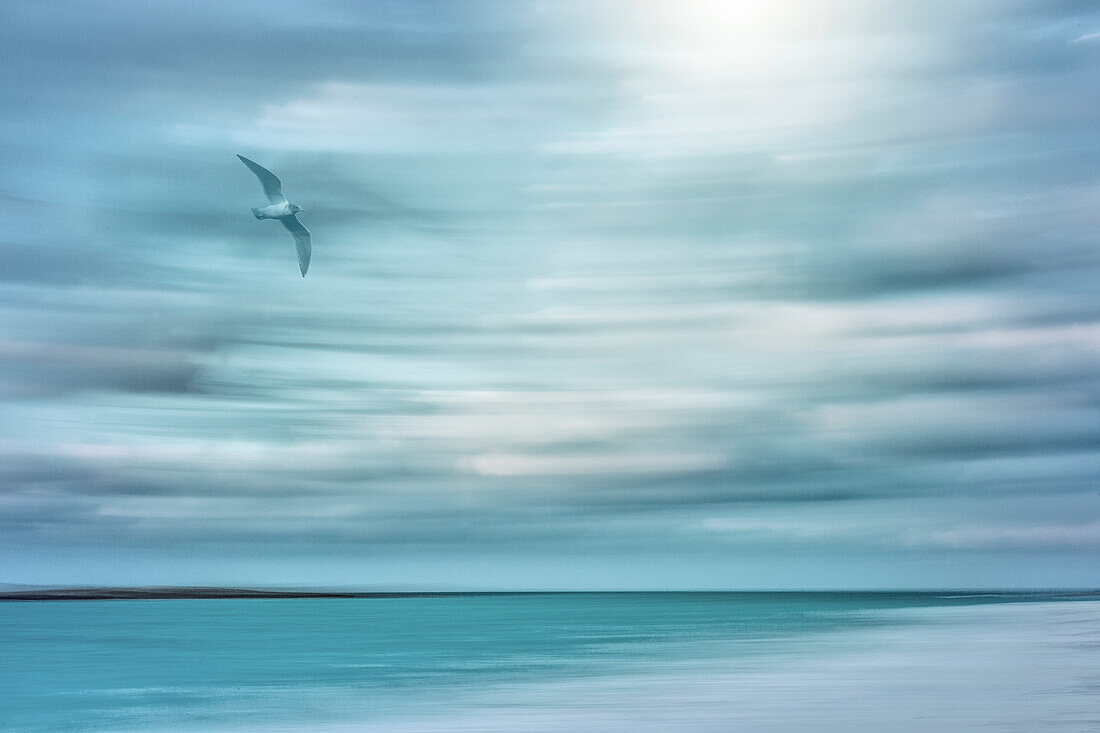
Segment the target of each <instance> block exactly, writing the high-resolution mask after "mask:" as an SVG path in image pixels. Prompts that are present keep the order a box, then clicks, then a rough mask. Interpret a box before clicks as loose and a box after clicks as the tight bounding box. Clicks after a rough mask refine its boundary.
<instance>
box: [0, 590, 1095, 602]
mask: <svg viewBox="0 0 1100 733" xmlns="http://www.w3.org/2000/svg"><path fill="white" fill-rule="evenodd" d="M606 594H627V595H646V594H662V595H664V594H667V595H675V594H683V595H726V596H740V597H743V598H764V597H769V596H771V597H777V598H779V597H782V598H790V597H792V596H807V597H814V596H818V597H821V596H849V597H859V596H862V597H866V598H901V597H909V598H922V599H928V598H930V597H939V598H940V599H942V600H955V601H959V602H962V603H967V602H992V603H996V602H1012V601H1026V600H1052V601H1053V600H1084V599H1100V590H1033V591H1019V590H1017V591H1000V590H917V591H858V590H856V591H341V590H331V591H325V590H262V589H255V588H205V587H165V588H40V589H34V590H18V591H0V602H2V601H134V600H150V601H154V600H221V599H279V598H283V599H290V598H297V599H309V598H363V599H371V598H376V599H384V598H457V597H479V596H530V595H606Z"/></svg>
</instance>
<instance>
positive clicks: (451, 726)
mask: <svg viewBox="0 0 1100 733" xmlns="http://www.w3.org/2000/svg"><path fill="white" fill-rule="evenodd" d="M0 728H2V729H4V730H17V731H57V730H97V731H98V730H109V731H138V730H180V731H237V730H256V731H273V730H286V731H290V730H293V731H308V730H341V731H352V730H370V731H394V732H396V731H517V730H518V731H524V733H532V732H535V731H571V732H572V733H578V732H579V731H589V730H592V731H773V730H774V731H790V730H812V731H887V730H889V731H946V730H982V731H1095V730H1100V600H1096V597H1095V596H1091V597H1089V596H1082V597H1072V596H1055V595H1050V594H1031V595H1015V594H999V593H993V594H979V595H975V594H964V593H943V592H939V593H565V594H519V595H509V594H503V595H450V596H440V597H411V598H407V597H406V598H377V599H277V600H255V599H248V600H240V599H237V600H227V599H220V600H209V599H204V600H137V601H135V600H110V601H31V602H6V603H0Z"/></svg>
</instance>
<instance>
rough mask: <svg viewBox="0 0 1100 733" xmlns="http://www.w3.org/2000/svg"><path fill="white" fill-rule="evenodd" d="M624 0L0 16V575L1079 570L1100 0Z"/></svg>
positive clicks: (1094, 266) (20, 7) (1091, 447)
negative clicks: (1, 540)
mask: <svg viewBox="0 0 1100 733" xmlns="http://www.w3.org/2000/svg"><path fill="white" fill-rule="evenodd" d="M629 5H630V7H629V8H627V7H626V5H624V4H623V3H621V2H617V1H611V0H608V1H607V2H599V3H551V4H546V3H538V2H530V3H528V2H521V3H497V2H474V3H463V4H455V3H447V2H415V3H396V2H374V3H369V4H368V5H366V6H363V5H361V4H359V3H344V2H331V3H326V4H324V5H322V6H316V5H315V4H312V5H310V7H309V8H308V9H306V8H305V6H304V5H303V4H301V3H298V2H292V1H290V0H286V1H285V2H284V1H282V0H279V2H276V3H275V5H274V6H273V10H272V11H271V12H265V13H264V14H263V15H262V17H260V16H257V15H256V11H255V7H254V5H253V4H252V3H236V2H231V3H221V4H216V5H215V4H213V3H199V4H197V5H179V6H173V7H169V8H163V9H162V8H158V9H157V11H156V12H152V11H150V10H149V9H148V8H147V7H145V6H144V5H142V4H140V3H127V4H125V6H124V7H123V8H122V9H121V10H119V12H116V13H111V14H105V13H103V12H101V11H98V10H94V9H91V8H89V7H85V6H84V5H83V4H80V3H63V4H60V5H51V6H48V7H45V6H43V7H39V6H36V5H32V4H29V3H9V4H7V5H5V6H4V8H3V9H2V10H0V49H2V50H0V55H2V58H0V61H3V62H4V64H5V68H6V69H7V70H8V71H9V73H8V74H6V75H5V77H4V80H3V81H2V82H0V99H2V100H3V101H4V102H5V103H4V104H2V105H0V130H2V131H3V133H4V134H3V135H2V136H0V140H2V142H0V155H2V156H3V159H4V160H5V166H4V169H3V170H2V171H0V215H3V216H4V217H5V222H6V227H5V235H4V239H3V242H2V243H0V248H2V249H3V252H4V253H5V255H7V257H6V260H7V262H8V265H7V266H6V267H5V268H4V269H3V272H0V281H2V283H3V285H4V287H3V289H2V291H0V385H3V387H2V388H0V408H2V410H0V414H3V415H4V419H2V420H0V454H2V458H3V460H2V461H0V465H2V467H0V488H2V490H3V492H2V497H3V505H2V507H0V518H2V521H3V522H4V526H5V528H6V531H7V532H8V533H9V535H8V536H12V537H17V538H18V542H17V543H16V542H14V541H13V543H12V548H14V549H9V550H8V551H7V552H8V553H9V554H8V555H5V556H4V557H5V558H6V559H9V560H10V559H12V558H15V559H18V561H19V562H20V563H31V562H32V561H33V558H36V557H46V556H47V555H49V553H48V552H47V550H48V549H49V548H56V547H66V548H80V549H82V550H84V551H85V552H83V553H73V554H74V555H75V554H80V555H84V554H86V555H87V556H89V557H91V556H95V552H94V551H96V550H104V548H107V549H108V550H110V549H111V548H119V547H124V548H129V549H130V550H132V551H134V552H143V551H146V550H149V551H152V550H156V551H157V552H164V553H168V554H173V553H178V554H179V555H180V558H179V562H180V563H184V564H186V563H194V564H195V566H196V567H198V566H200V565H201V566H202V567H205V568H209V569H210V573H211V574H216V564H209V563H210V560H209V558H210V557H211V556H212V555H217V554H219V553H220V554H222V555H224V554H225V553H224V551H225V550H226V549H227V548H234V550H235V551H236V552H240V553H250V554H252V555H256V556H260V557H263V556H267V557H269V558H270V562H271V563H272V567H275V566H276V565H279V563H280V562H283V560H280V559H279V558H286V557H288V556H294V557H297V558H298V560H297V562H307V561H310V560H311V559H313V558H317V557H320V556H326V557H330V558H331V557H333V556H340V557H348V558H352V557H355V558H358V557H360V556H365V555H370V554H372V553H369V552H366V549H368V548H369V549H371V550H372V551H373V552H375V553H379V554H384V553H386V552H389V553H394V554H396V555H400V554H402V553H405V554H408V553H412V552H419V551H421V550H423V552H424V553H425V557H432V556H435V557H439V556H444V555H446V556H447V557H448V558H455V560H454V561H455V562H459V561H460V560H462V559H463V558H466V559H468V558H472V557H474V556H478V557H482V558H485V557H488V558H491V559H492V562H496V563H498V565H499V566H500V567H502V568H503V567H504V566H506V565H507V564H508V563H509V562H513V558H517V557H520V556H521V555H524V553H527V554H528V555H530V554H531V553H537V554H540V556H544V557H546V558H552V557H565V556H569V557H570V558H573V557H574V556H581V557H588V558H590V559H591V560H593V562H596V561H599V562H603V561H606V563H609V564H610V565H615V566H616V567H619V568H620V569H622V568H625V567H628V566H629V565H630V563H631V558H632V557H636V556H641V555H647V554H648V555H653V554H659V555H661V556H662V557H667V558H670V559H669V562H670V563H681V566H682V567H687V566H688V565H691V564H692V563H693V562H696V561H697V560H698V558H699V557H721V558H723V562H725V559H726V558H733V559H731V560H730V561H729V563H730V566H731V567H732V565H734V564H736V561H737V558H738V557H740V555H739V554H738V553H739V552H742V551H744V552H746V553H754V552H756V553H771V554H773V555H774V556H775V557H777V558H782V563H788V564H789V565H790V567H795V566H799V565H800V563H802V562H803V561H804V560H805V555H806V552H805V550H806V548H807V547H810V548H813V549H814V551H815V553H816V554H817V556H821V557H824V556H827V555H830V553H832V554H833V555H837V554H838V553H839V555H843V554H844V553H855V554H856V555H859V554H860V553H863V554H866V553H867V552H881V553H892V552H896V553H902V554H906V553H912V557H918V556H921V557H926V558H934V557H940V556H941V554H938V553H948V554H950V553H961V554H962V555H966V553H971V552H990V553H993V554H994V555H996V553H1007V552H1010V551H1011V552H1024V553H1028V552H1034V555H1033V556H1031V555H1029V557H1033V558H1036V559H1035V562H1039V563H1042V562H1048V561H1049V562H1051V563H1057V562H1059V561H1058V559H1057V558H1061V559H1063V560H1064V559H1065V557H1067V555H1066V554H1065V553H1071V554H1072V553H1074V552H1076V553H1080V552H1092V550H1093V549H1094V547H1095V542H1094V537H1093V535H1094V534H1095V532H1094V527H1093V525H1094V524H1095V521H1094V520H1095V519H1096V507H1095V503H1094V502H1093V503H1090V502H1089V500H1088V497H1090V496H1091V495H1090V494H1089V493H1088V492H1089V491H1090V490H1091V487H1092V486H1094V485H1095V482H1096V480H1097V479H1098V478H1100V462H1098V461H1100V459H1098V456H1100V444H1098V441H1100V433H1098V432H1097V430H1096V428H1095V426H1096V425H1100V420H1098V418H1100V414H1097V409H1098V408H1097V404H1096V400H1095V397H1094V395H1095V391H1096V390H1095V388H1096V385H1097V383H1098V380H1100V352H1098V351H1097V349H1096V346H1095V344H1096V343H1097V338H1096V337H1097V335H1098V334H1097V319H1096V313H1097V312H1098V311H1097V307H1098V306H1100V290H1098V289H1097V286H1096V283H1097V282H1098V281H1100V280H1098V279H1097V275H1098V274H1100V260H1098V258H1097V255H1096V248H1095V242H1094V239H1095V237H1094V234H1095V231H1096V227H1097V226H1098V225H1100V218H1098V215H1097V213H1096V212H1097V211H1098V210H1100V209H1098V207H1097V203H1098V201H1100V189H1098V188H1097V185H1096V178H1095V171H1096V169H1097V164H1098V163H1100V148H1097V145H1096V143H1095V139H1094V138H1095V134H1094V131H1095V129H1096V126H1097V123H1098V121H1100V118H1098V115H1100V112H1098V111H1097V110H1100V104H1098V102H1100V99H1098V98H1097V95H1098V92H1097V89H1096V85H1095V83H1094V80H1095V72H1096V69H1095V65H1096V61H1097V60H1096V59H1095V58H1093V56H1094V55H1093V54H1092V53H1091V51H1090V50H1089V49H1090V48H1091V47H1092V43H1091V36H1092V35H1093V34H1085V35H1081V32H1082V29H1085V30H1087V29H1088V28H1090V27H1096V24H1097V23H1098V22H1100V17H1098V16H1097V14H1096V12H1095V11H1093V10H1091V9H1090V8H1085V7H1084V6H1080V5H1072V4H1071V5H1065V4H1062V5H1049V6H1043V7H1038V6H1029V5H1026V4H1015V5H1004V4H1003V3H992V2H990V3H985V2H982V3H976V4H968V5H966V6H965V7H964V6H960V5H958V4H955V3H947V2H942V3H941V2H935V3H924V4H921V5H919V6H918V5H914V4H912V3H904V2H897V3H890V4H888V5H886V6H882V5H876V4H873V3H865V2H861V1H859V0H851V1H850V2H849V1H848V0H845V1H843V2H834V3H828V4H818V3H800V2H796V1H795V0H791V1H790V2H785V3H778V4H775V5H774V7H773V6H767V7H764V6H760V7H759V8H753V7H750V6H749V5H744V6H743V7H742V5H735V4H728V3H710V2H700V3H686V4H685V3H674V2H665V1H664V0H660V1H657V0H653V1H649V0H647V2H645V3H643V5H642V6H641V8H640V9H639V6H637V4H635V3H631V4H629ZM303 11H305V12H303ZM238 152H241V153H244V154H247V155H249V156H250V157H255V159H257V160H260V161H261V162H263V163H264V164H265V165H268V166H270V167H271V168H272V169H273V170H275V171H276V172H277V173H278V174H279V175H280V176H282V178H283V181H284V183H285V186H286V189H287V191H288V192H293V198H294V199H295V200H296V201H299V202H300V203H301V204H302V205H303V206H304V207H305V208H306V209H307V211H308V212H309V213H308V215H307V217H306V219H307V224H308V226H310V228H311V229H312V230H313V232H314V264H313V267H312V268H311V273H310V277H309V278H306V279H304V280H303V279H302V278H300V277H297V275H296V270H295V267H294V260H293V252H292V249H291V248H290V243H289V241H288V240H287V238H286V237H285V234H284V233H281V232H280V231H279V230H278V227H277V226H274V225H271V223H270V222H259V223H258V222H255V221H254V220H252V218H251V217H250V216H249V215H248V207H249V206H253V205H256V203H257V201H258V200H259V196H260V192H259V190H258V187H257V186H256V184H255V180H254V178H253V177H252V176H251V174H249V173H248V171H247V170H245V169H244V168H243V167H242V166H240V165H239V162H238V161H237V160H236V158H235V157H234V153H238ZM1052 497H1057V498H1056V499H1052ZM1043 502H1047V503H1049V504H1053V505H1055V506H1056V507H1061V506H1066V507H1070V506H1072V509H1073V511H1072V512H1071V511H1069V509H1067V510H1066V511H1064V512H1061V513H1059V512H1058V511H1055V510H1049V511H1050V512H1053V513H1049V514H1044V513H1043V512H1044V511H1048V510H1045V509H1043V508H1042V507H1043V506H1045V505H1044V504H1043ZM998 512H1000V513H999V514H998ZM994 514H996V516H993V515H994ZM20 548H22V549H20ZM27 548H34V549H33V551H32V550H28V549H27ZM792 548H793V549H792ZM104 551H106V550H104ZM20 553H21V554H20ZM204 553H205V554H204ZM792 553H793V554H792ZM1059 553H1062V554H1059ZM648 555H647V556H648ZM796 555H797V558H795V559H794V560H792V559H791V558H794V557H795V556H796ZM839 555H837V556H839ZM1005 557H1007V555H1006V556H1005ZM27 558H31V560H28V559H27ZM693 558H694V559H693ZM798 558H801V559H798ZM1044 558H1046V559H1044ZM1050 558H1055V559H1054V560H1050ZM796 560H797V562H796ZM929 561H930V562H931V560H929ZM42 562H45V561H44V560H43V561H42ZM348 562H351V561H350V560H349V561H348ZM487 562H489V561H487ZM776 562H780V561H779V560H777V561H776ZM1004 562H1005V563H1007V562H1008V561H1007V560H1005V561H1004ZM913 563H914V564H913V565H910V566H906V567H910V571H907V572H911V568H912V567H915V566H916V565H919V563H918V562H917V561H916V560H914V561H913ZM489 564H490V565H491V564H492V563H491V562H489ZM704 564H705V563H704ZM610 565H609V566H610ZM963 565H965V563H960V566H963ZM569 566H570V567H577V568H581V569H578V570H577V572H578V573H583V572H584V571H583V567H582V564H578V563H575V562H573V561H570V563H569ZM1065 566H1066V563H1064V562H1063V563H1062V564H1061V565H1058V567H1059V568H1061V567H1065ZM27 567H28V568H29V567H30V564H27ZM71 567H75V566H71ZM104 567H107V565H105V566H104ZM296 567H297V566H296ZM471 567H473V565H471ZM478 567H486V566H481V565H479V566H478ZM700 567H702V566H700ZM706 567H708V568H710V567H711V566H710V565H707V566H706ZM715 567H717V565H715ZM819 567H820V568H821V569H822V572H823V573H832V574H833V575H832V577H834V578H835V580H836V582H838V583H839V582H847V583H852V582H855V581H853V577H854V576H852V575H850V574H844V573H845V572H847V571H844V572H840V574H839V575H838V574H837V573H838V571H837V570H836V568H837V567H839V565H837V564H835V563H834V564H833V565H829V564H828V563H825V562H822V564H821V565H820V566H819ZM1005 567H1007V565H1006V566H1005ZM1051 567H1052V568H1055V566H1054V565H1051ZM1055 570H1057V568H1055ZM28 572H30V571H29V570H28ZM273 572H274V571H273ZM395 572H396V571H395ZM517 572H518V571H517ZM707 572H713V577H714V585H715V586H720V585H721V583H722V580H721V579H722V578H723V577H731V576H724V575H722V572H724V571H722V570H720V569H719V570H707ZM1006 572H1007V571H1006ZM1052 572H1054V570H1052ZM1057 572H1061V570H1057ZM785 577H787V578H798V577H802V576H799V575H798V574H797V573H795V574H791V573H788V575H787V576H785ZM868 577H870V576H868ZM912 577H925V576H921V575H919V573H917V574H916V575H912ZM997 577H1001V576H997ZM1059 577H1062V576H1059ZM16 579H18V578H16ZM28 580H33V578H28ZM781 581H782V579H781V578H780V579H778V580H775V581H774V582H776V583H780V584H782V582H781ZM768 582H772V580H769V581H768ZM791 582H794V581H791ZM899 582H900V581H899ZM914 582H915V581H914ZM974 582H975V583H980V579H976V580H975V581H974ZM470 583H472V584H478V583H481V584H483V585H492V578H491V577H489V576H488V575H486V576H485V577H483V578H478V579H470Z"/></svg>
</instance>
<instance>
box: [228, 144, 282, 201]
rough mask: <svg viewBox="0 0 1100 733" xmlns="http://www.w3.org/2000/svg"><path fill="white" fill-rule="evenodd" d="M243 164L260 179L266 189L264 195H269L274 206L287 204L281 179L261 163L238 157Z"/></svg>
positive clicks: (241, 156) (269, 199)
mask: <svg viewBox="0 0 1100 733" xmlns="http://www.w3.org/2000/svg"><path fill="white" fill-rule="evenodd" d="M237 157H238V158H240V159H241V162H242V163H244V164H245V165H246V166H248V170H250V171H252V172H253V173H255V174H256V177H257V178H259V179H260V185H261V186H263V187H264V194H266V195H267V200H268V201H270V202H271V203H273V204H285V203H286V197H285V196H283V182H282V181H280V180H279V177H278V176H277V175H275V174H274V173H272V172H271V171H269V170H268V169H267V168H264V167H263V166H262V165H260V164H259V163H256V162H254V161H251V160H249V159H248V158H246V157H244V156H243V155H238V156H237Z"/></svg>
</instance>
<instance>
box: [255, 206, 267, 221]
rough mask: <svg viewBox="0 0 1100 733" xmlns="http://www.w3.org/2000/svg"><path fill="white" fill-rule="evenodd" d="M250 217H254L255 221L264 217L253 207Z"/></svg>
mask: <svg viewBox="0 0 1100 733" xmlns="http://www.w3.org/2000/svg"><path fill="white" fill-rule="evenodd" d="M252 216H254V217H256V218H257V219H263V218H264V215H263V214H261V213H260V210H259V209H257V208H256V207H255V206H253V207H252Z"/></svg>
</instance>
